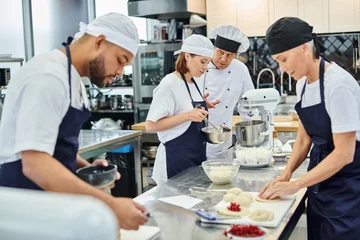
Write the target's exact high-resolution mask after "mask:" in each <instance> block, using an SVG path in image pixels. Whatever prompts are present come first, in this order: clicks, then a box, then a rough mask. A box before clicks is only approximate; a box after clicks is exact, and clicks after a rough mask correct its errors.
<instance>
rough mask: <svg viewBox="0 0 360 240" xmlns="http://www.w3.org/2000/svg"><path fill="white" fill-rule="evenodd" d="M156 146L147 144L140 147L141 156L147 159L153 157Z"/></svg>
mask: <svg viewBox="0 0 360 240" xmlns="http://www.w3.org/2000/svg"><path fill="white" fill-rule="evenodd" d="M157 148H158V147H157V146H147V147H143V148H142V149H141V151H142V153H143V156H144V157H146V158H149V159H155V157H156V151H157Z"/></svg>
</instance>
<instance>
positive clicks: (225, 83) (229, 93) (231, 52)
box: [199, 26, 257, 159]
mask: <svg viewBox="0 0 360 240" xmlns="http://www.w3.org/2000/svg"><path fill="white" fill-rule="evenodd" d="M212 34H213V38H214V39H215V42H214V46H215V51H214V56H213V58H212V61H211V63H209V69H208V70H207V71H206V72H205V74H204V75H203V76H202V77H201V78H200V79H201V81H202V83H199V85H202V86H203V92H204V94H205V97H207V100H208V101H209V102H215V103H217V104H216V106H215V108H211V109H209V121H210V122H212V123H213V124H215V125H221V124H225V125H226V126H227V127H231V125H232V116H233V111H234V109H235V106H236V104H237V103H238V102H239V99H240V96H241V95H242V94H243V93H245V92H246V91H247V90H250V89H254V84H253V82H252V80H251V77H250V74H249V70H248V69H247V67H246V66H245V64H244V63H242V62H240V61H238V60H237V59H235V57H236V55H237V54H239V53H242V52H246V50H247V49H248V47H249V46H250V43H249V39H248V38H247V36H246V35H245V34H244V33H242V32H241V31H240V30H239V29H238V28H236V27H233V26H222V27H219V28H216V29H214V30H213V32H212ZM200 79H199V80H200ZM216 101H217V102H216ZM238 110H239V113H240V115H241V116H242V118H243V119H249V118H250V116H249V115H248V111H246V110H245V109H243V108H242V105H241V103H239V104H238ZM254 113H255V116H257V112H254ZM252 117H254V116H252ZM231 144H232V138H231V137H230V139H229V140H228V141H227V142H226V143H224V144H210V143H209V144H207V150H206V155H207V159H214V158H223V159H232V150H231V149H230V150H227V151H226V149H227V148H229V147H230V146H231Z"/></svg>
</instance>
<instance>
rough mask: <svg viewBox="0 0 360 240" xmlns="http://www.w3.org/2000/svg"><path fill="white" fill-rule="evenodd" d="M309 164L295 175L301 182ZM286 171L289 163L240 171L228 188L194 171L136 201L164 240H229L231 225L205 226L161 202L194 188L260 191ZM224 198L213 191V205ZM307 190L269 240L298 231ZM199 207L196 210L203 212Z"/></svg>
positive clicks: (199, 170) (191, 214)
mask: <svg viewBox="0 0 360 240" xmlns="http://www.w3.org/2000/svg"><path fill="white" fill-rule="evenodd" d="M307 165H308V160H306V161H305V162H304V163H303V164H302V165H301V166H300V167H299V169H298V170H297V171H296V172H295V173H294V174H293V176H292V177H293V178H298V177H300V176H302V175H303V174H305V173H306V168H307ZM284 168H285V163H275V164H274V165H273V166H271V167H266V168H257V169H245V168H240V170H239V172H238V174H237V176H236V177H235V178H234V179H233V180H232V182H231V183H230V184H228V185H214V184H212V183H211V181H210V180H209V179H208V177H207V176H206V174H205V173H204V171H203V170H202V168H201V167H193V168H190V169H187V170H185V171H184V172H182V173H180V174H178V175H176V176H175V177H173V178H171V179H169V180H168V181H167V182H166V184H164V185H162V186H157V187H155V188H153V189H151V190H149V191H148V192H145V193H143V194H142V195H140V196H138V197H137V198H135V200H136V201H137V202H139V203H142V204H145V206H146V208H147V209H148V211H149V212H150V213H151V215H152V218H150V220H149V222H148V225H151V226H159V227H160V229H161V239H162V240H178V239H179V240H191V239H196V240H202V239H206V240H225V239H227V238H226V237H225V236H224V235H223V232H224V229H225V228H227V227H228V225H220V224H204V223H202V222H201V221H200V220H199V218H198V217H197V215H195V213H194V212H193V211H192V210H187V209H184V208H180V207H177V206H174V205H170V204H167V203H164V202H161V201H159V200H157V199H158V198H161V197H170V196H177V195H190V193H189V191H188V189H189V188H190V187H193V186H199V187H205V188H208V189H212V190H223V189H229V188H231V187H239V188H241V189H243V190H245V191H253V192H256V191H259V190H260V189H261V188H262V187H263V186H264V185H265V184H266V183H267V182H268V181H269V180H271V179H273V178H274V177H276V176H278V175H279V174H280V173H281V171H282V170H283V169H284ZM222 194H223V193H220V194H219V192H216V191H212V198H211V205H212V206H215V205H216V204H217V203H218V202H220V201H221V199H222ZM305 200H306V189H302V190H300V191H299V192H298V193H297V194H296V201H295V202H294V204H293V205H292V207H291V208H290V210H289V212H288V213H287V215H286V216H285V217H284V219H283V220H282V222H281V223H280V225H279V226H278V227H277V228H269V230H270V234H269V236H268V238H267V239H288V238H289V236H290V235H291V233H292V231H293V229H294V228H295V226H296V224H297V222H298V220H299V218H300V216H301V214H302V213H303V212H304V208H305ZM202 207H203V203H199V204H198V205H196V206H195V207H194V208H202Z"/></svg>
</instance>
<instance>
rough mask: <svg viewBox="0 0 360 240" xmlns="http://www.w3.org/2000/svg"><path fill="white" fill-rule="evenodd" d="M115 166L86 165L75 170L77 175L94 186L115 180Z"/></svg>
mask: <svg viewBox="0 0 360 240" xmlns="http://www.w3.org/2000/svg"><path fill="white" fill-rule="evenodd" d="M116 173H117V166H116V165H114V164H109V165H108V166H107V167H105V166H88V167H83V168H80V169H78V170H77V171H76V174H77V176H78V177H79V178H80V179H82V180H83V181H85V182H87V183H89V184H90V185H92V186H94V187H96V188H104V187H107V186H109V185H110V184H111V183H113V182H114V181H115V180H116Z"/></svg>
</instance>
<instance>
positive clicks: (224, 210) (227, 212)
mask: <svg viewBox="0 0 360 240" xmlns="http://www.w3.org/2000/svg"><path fill="white" fill-rule="evenodd" d="M218 212H219V213H220V214H221V215H224V216H232V217H245V216H247V215H248V214H249V209H248V208H246V207H241V211H240V212H234V211H230V210H229V209H227V207H223V208H218Z"/></svg>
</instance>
